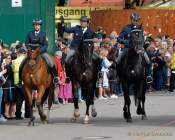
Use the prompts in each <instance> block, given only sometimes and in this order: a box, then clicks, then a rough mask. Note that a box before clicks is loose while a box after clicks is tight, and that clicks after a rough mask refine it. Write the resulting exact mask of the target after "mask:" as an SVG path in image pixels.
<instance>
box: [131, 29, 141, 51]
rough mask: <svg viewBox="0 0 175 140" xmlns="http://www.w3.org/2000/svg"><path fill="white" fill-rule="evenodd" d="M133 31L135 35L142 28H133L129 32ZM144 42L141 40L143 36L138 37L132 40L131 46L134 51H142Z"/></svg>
mask: <svg viewBox="0 0 175 140" xmlns="http://www.w3.org/2000/svg"><path fill="white" fill-rule="evenodd" d="M133 32H135V35H136V36H139V32H142V30H140V29H134V30H132V31H131V33H133ZM132 39H134V38H132ZM143 43H144V40H143V38H142V39H139V40H134V41H133V40H132V45H133V48H134V50H135V52H136V53H138V54H139V53H142V52H143V50H144V48H143V45H144V44H143ZM139 45H142V47H138V46H139Z"/></svg>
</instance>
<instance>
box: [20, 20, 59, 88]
mask: <svg viewBox="0 0 175 140" xmlns="http://www.w3.org/2000/svg"><path fill="white" fill-rule="evenodd" d="M41 25H42V20H40V19H35V20H33V26H34V30H33V31H30V32H29V33H28V34H27V38H26V42H25V44H26V45H30V44H31V45H32V44H33V45H38V46H39V48H40V53H41V56H42V58H43V59H44V60H45V62H46V64H47V65H48V66H49V69H50V71H51V73H52V75H53V77H54V79H53V82H54V84H55V85H58V82H59V81H58V74H57V71H56V68H55V65H54V62H53V61H52V59H51V57H50V55H49V54H48V53H47V48H48V41H47V39H46V33H45V32H42V31H41ZM24 63H25V62H24ZM23 66H24V64H22V66H21V67H22V68H23Z"/></svg>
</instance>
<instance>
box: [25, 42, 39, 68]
mask: <svg viewBox="0 0 175 140" xmlns="http://www.w3.org/2000/svg"><path fill="white" fill-rule="evenodd" d="M39 54H40V49H39V45H38V44H29V45H28V60H29V61H28V65H29V66H30V67H31V68H32V69H34V68H35V67H36V65H37V59H38V56H39Z"/></svg>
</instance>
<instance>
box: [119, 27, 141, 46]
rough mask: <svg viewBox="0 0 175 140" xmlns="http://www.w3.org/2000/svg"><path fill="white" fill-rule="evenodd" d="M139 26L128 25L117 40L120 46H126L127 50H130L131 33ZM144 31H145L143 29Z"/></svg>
mask: <svg viewBox="0 0 175 140" xmlns="http://www.w3.org/2000/svg"><path fill="white" fill-rule="evenodd" d="M136 28H137V26H136V25H133V24H129V25H126V26H125V27H124V28H123V29H122V31H121V33H120V34H119V36H118V38H117V41H118V42H119V43H120V44H124V45H125V48H129V47H130V46H129V37H130V33H131V31H132V30H134V29H136ZM142 31H143V28H142Z"/></svg>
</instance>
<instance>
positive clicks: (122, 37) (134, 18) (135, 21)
mask: <svg viewBox="0 0 175 140" xmlns="http://www.w3.org/2000/svg"><path fill="white" fill-rule="evenodd" d="M130 18H131V24H129V25H126V26H125V27H124V28H123V29H122V31H121V33H120V34H119V36H118V38H117V41H118V42H119V43H121V44H124V46H125V48H124V49H123V51H122V52H121V53H120V54H119V56H118V58H117V60H116V62H117V63H118V64H120V62H121V59H122V58H123V57H124V56H125V53H126V50H127V48H130V44H129V37H130V33H131V31H132V30H133V29H135V28H136V27H137V26H138V25H139V20H140V15H139V14H138V13H132V14H131V15H130ZM142 32H144V29H143V28H142ZM143 41H144V40H143ZM142 54H143V58H144V59H145V61H146V63H147V82H148V83H151V82H152V76H151V65H150V60H149V57H148V55H147V53H146V51H145V50H144V49H143V53H142Z"/></svg>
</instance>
